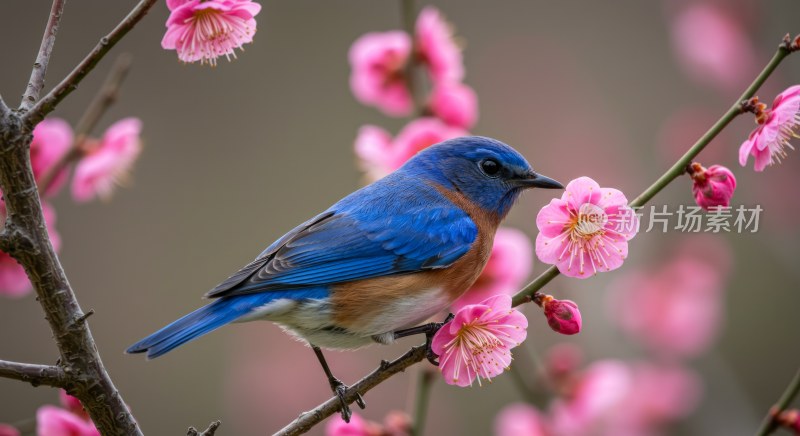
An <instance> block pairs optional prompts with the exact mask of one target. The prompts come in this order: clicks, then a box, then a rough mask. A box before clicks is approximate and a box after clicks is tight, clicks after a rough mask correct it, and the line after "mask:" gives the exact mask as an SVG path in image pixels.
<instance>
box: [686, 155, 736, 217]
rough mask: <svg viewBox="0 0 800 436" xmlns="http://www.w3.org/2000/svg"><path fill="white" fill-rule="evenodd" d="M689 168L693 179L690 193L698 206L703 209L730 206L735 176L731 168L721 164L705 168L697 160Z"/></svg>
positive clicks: (734, 187)
mask: <svg viewBox="0 0 800 436" xmlns="http://www.w3.org/2000/svg"><path fill="white" fill-rule="evenodd" d="M691 168H692V170H691V177H692V180H693V181H694V184H693V185H692V193H694V200H695V202H697V205H698V206H700V207H702V208H703V209H705V210H709V209H711V208H714V207H720V206H722V207H728V206H730V204H731V198H732V197H733V191H734V190H736V177H734V176H733V173H732V172H731V170H729V169H727V168H725V167H724V166H722V165H712V166H710V167H708V169H706V168H703V166H702V165H700V164H699V163H697V162H695V163H693V164H692V167H691Z"/></svg>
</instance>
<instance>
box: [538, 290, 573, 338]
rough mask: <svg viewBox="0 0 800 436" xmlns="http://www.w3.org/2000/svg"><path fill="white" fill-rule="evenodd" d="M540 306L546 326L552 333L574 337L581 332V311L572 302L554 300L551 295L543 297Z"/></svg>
mask: <svg viewBox="0 0 800 436" xmlns="http://www.w3.org/2000/svg"><path fill="white" fill-rule="evenodd" d="M541 306H542V308H543V309H544V316H545V318H547V325H549V326H550V328H551V329H553V331H554V332H556V333H561V334H562V335H574V334H577V333H579V332H580V331H581V324H582V321H581V311H580V310H579V309H578V305H577V304H575V302H574V301H570V300H556V299H555V298H553V296H552V295H545V296H544V298H543V299H542V304H541Z"/></svg>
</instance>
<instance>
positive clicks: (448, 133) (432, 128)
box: [355, 118, 467, 180]
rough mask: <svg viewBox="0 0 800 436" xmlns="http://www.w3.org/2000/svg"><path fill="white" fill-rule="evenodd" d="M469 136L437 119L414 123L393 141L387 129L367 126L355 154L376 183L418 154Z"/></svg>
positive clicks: (361, 130) (360, 131) (409, 124)
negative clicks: (450, 140) (434, 145)
mask: <svg viewBox="0 0 800 436" xmlns="http://www.w3.org/2000/svg"><path fill="white" fill-rule="evenodd" d="M466 135H467V132H466V131H464V130H461V129H458V128H455V127H450V126H448V125H446V124H444V123H443V122H441V121H439V120H437V119H436V118H418V119H416V120H414V121H411V122H410V123H408V124H407V125H406V126H405V127H403V129H402V130H401V131H400V133H398V134H397V136H396V137H395V138H394V139H392V137H391V135H390V134H389V132H387V131H386V130H384V129H382V128H380V127H377V126H371V125H367V126H363V127H361V129H360V130H359V132H358V137H357V138H356V141H355V152H356V156H358V158H359V160H360V164H361V167H362V168H363V169H364V171H366V172H367V176H368V177H369V178H370V179H372V180H377V179H380V178H381V177H383V176H385V175H387V174H389V173H391V172H392V171H394V170H396V169H398V168H400V167H401V166H402V165H403V164H404V163H406V161H407V160H409V159H411V158H412V157H413V156H414V155H415V154H417V152H419V151H421V150H424V149H426V148H428V147H430V146H431V145H433V144H436V143H439V142H442V141H445V140H448V139H452V138H457V137H459V136H466Z"/></svg>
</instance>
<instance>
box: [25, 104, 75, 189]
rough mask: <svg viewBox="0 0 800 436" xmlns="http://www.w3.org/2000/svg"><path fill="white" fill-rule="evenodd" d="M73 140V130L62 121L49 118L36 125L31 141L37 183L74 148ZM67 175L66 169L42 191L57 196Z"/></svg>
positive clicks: (32, 162)
mask: <svg viewBox="0 0 800 436" xmlns="http://www.w3.org/2000/svg"><path fill="white" fill-rule="evenodd" d="M73 139H74V138H73V134H72V128H71V127H70V126H69V124H67V122H66V121H64V120H62V119H59V118H48V119H46V120H44V121H42V122H41V123H39V124H37V125H36V127H35V128H34V129H33V140H32V141H31V168H32V169H33V177H34V178H35V179H36V181H37V182H39V181H40V180H41V178H42V177H43V176H44V175H45V174H48V173H49V172H50V171H52V170H53V167H54V166H55V165H56V164H57V163H58V162H59V160H61V158H63V157H64V155H65V154H66V153H67V152H68V151H69V149H70V147H71V146H72V141H73ZM67 175H68V171H67V170H66V169H64V170H62V171H60V172H59V173H58V175H56V176H55V177H54V178H52V179H51V181H50V183H49V184H50V186H47V187H40V189H45V195H47V196H53V195H55V194H57V193H58V191H59V190H60V189H61V187H62V186H64V183H65V182H66V181H67Z"/></svg>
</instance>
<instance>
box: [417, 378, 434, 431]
mask: <svg viewBox="0 0 800 436" xmlns="http://www.w3.org/2000/svg"><path fill="white" fill-rule="evenodd" d="M435 376H436V373H435V372H434V371H433V370H432V369H430V368H425V369H423V370H422V371H420V372H419V382H418V383H417V395H416V399H415V401H414V417H413V422H412V425H413V427H412V428H413V430H412V433H411V434H412V435H413V436H422V435H423V434H425V420H426V418H427V417H428V403H429V402H430V399H431V388H432V387H433V382H434V381H435V380H436V379H435V378H434V377H435Z"/></svg>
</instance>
